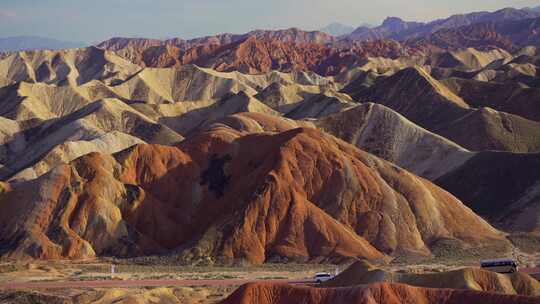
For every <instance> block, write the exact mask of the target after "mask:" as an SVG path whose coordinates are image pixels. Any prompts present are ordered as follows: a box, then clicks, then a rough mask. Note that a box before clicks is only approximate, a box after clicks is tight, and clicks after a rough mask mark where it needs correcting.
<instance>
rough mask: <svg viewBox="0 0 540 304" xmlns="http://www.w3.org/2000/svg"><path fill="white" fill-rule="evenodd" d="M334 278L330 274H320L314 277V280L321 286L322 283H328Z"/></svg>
mask: <svg viewBox="0 0 540 304" xmlns="http://www.w3.org/2000/svg"><path fill="white" fill-rule="evenodd" d="M333 277H334V276H333V275H331V274H329V273H328V272H318V273H316V274H315V276H314V277H313V280H314V281H315V282H316V283H317V284H321V283H322V282H326V281H328V280H330V279H332V278H333Z"/></svg>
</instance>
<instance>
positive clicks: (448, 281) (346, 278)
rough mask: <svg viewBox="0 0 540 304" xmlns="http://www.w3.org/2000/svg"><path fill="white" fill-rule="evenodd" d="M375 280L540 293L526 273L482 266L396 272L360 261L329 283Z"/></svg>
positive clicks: (510, 292) (538, 295)
mask: <svg viewBox="0 0 540 304" xmlns="http://www.w3.org/2000/svg"><path fill="white" fill-rule="evenodd" d="M374 283H399V284H407V285H411V286H417V287H426V288H452V289H468V290H476V291H485V292H497V293H504V294H519V295H525V296H535V297H540V282H538V281H537V280H536V279H534V278H532V277H531V276H529V275H527V274H525V273H512V274H499V273H495V272H491V271H487V270H483V269H479V268H462V269H458V270H453V271H447V272H438V273H423V274H414V273H395V272H389V271H384V270H382V269H378V268H377V267H375V266H372V265H370V264H369V263H367V262H366V261H357V262H355V263H353V264H352V265H351V266H349V267H348V268H347V269H346V270H344V271H343V272H342V273H340V274H339V275H338V276H336V277H335V278H333V279H332V280H330V281H327V282H325V283H324V286H326V287H344V286H356V285H365V284H374Z"/></svg>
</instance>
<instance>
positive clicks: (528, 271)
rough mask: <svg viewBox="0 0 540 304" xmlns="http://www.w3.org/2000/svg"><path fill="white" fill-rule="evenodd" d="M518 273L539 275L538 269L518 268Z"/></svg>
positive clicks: (539, 270)
mask: <svg viewBox="0 0 540 304" xmlns="http://www.w3.org/2000/svg"><path fill="white" fill-rule="evenodd" d="M519 272H524V273H528V274H540V267H535V268H519Z"/></svg>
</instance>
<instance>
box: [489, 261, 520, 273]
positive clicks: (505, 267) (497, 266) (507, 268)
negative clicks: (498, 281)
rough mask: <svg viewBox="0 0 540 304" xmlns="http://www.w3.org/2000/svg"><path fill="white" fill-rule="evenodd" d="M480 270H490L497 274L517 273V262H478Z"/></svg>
mask: <svg viewBox="0 0 540 304" xmlns="http://www.w3.org/2000/svg"><path fill="white" fill-rule="evenodd" d="M480 266H481V267H482V269H486V270H490V271H493V272H498V273H513V272H517V271H518V270H519V269H518V262H517V261H516V260H513V259H496V260H483V261H480Z"/></svg>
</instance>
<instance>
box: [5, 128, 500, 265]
mask: <svg viewBox="0 0 540 304" xmlns="http://www.w3.org/2000/svg"><path fill="white" fill-rule="evenodd" d="M253 147H257V148H256V149H254V148H253ZM2 192H3V195H2V196H1V198H0V200H1V201H0V221H1V222H2V223H4V224H3V225H2V227H0V244H2V247H1V248H0V250H1V252H0V253H1V254H2V255H3V256H8V257H17V258H21V257H35V258H85V257H92V256H95V255H116V256H134V255H145V254H155V253H167V252H171V251H173V250H174V252H176V254H178V255H179V257H180V258H181V260H183V261H191V262H193V261H200V260H206V261H208V260H210V261H215V260H218V259H224V260H235V259H239V260H247V261H249V262H252V263H262V262H265V261H272V260H282V259H286V260H300V261H307V260H310V261H324V260H331V261H339V260H340V259H342V258H343V257H360V258H366V259H370V260H373V259H380V258H383V256H384V254H389V255H394V254H400V255H410V254H413V255H428V254H429V253H430V248H431V246H435V245H437V244H439V243H440V242H445V241H447V240H452V241H453V242H454V243H456V242H457V244H458V245H459V246H461V247H465V248H467V247H479V246H485V245H488V244H489V245H494V244H505V241H504V238H503V236H502V235H501V234H500V233H499V232H498V231H497V230H495V229H494V228H492V227H491V226H490V225H489V224H487V223H486V222H485V221H484V220H482V219H481V218H480V217H478V216H476V215H475V214H474V213H473V212H472V211H471V210H470V209H468V208H466V207H464V205H463V204H462V203H461V202H460V201H458V200H457V199H455V198H454V197H453V196H452V195H450V194H449V193H447V192H445V191H443V190H441V189H440V188H438V187H437V186H435V185H433V184H431V183H430V182H429V181H427V180H424V179H422V178H419V177H416V176H414V175H413V174H411V173H409V172H406V171H405V170H402V169H400V168H398V167H395V166H394V165H392V164H390V163H388V162H385V161H382V160H380V159H378V158H376V157H374V156H372V155H370V154H368V153H365V152H363V151H361V150H358V149H357V148H355V147H354V146H352V145H349V144H346V143H344V142H342V141H340V140H338V139H336V138H334V137H332V136H330V135H325V134H324V133H321V132H320V131H317V130H315V129H294V130H290V131H286V132H283V133H276V134H271V133H261V134H252V135H241V134H240V133H238V132H237V131H233V130H232V129H229V128H226V127H217V128H215V129H213V130H210V131H207V132H203V133H199V134H198V135H196V136H193V137H191V138H190V139H188V140H186V141H184V142H183V143H181V144H180V146H178V147H166V146H159V145H138V146H135V147H133V148H130V149H128V150H125V151H123V152H121V153H118V154H116V155H114V157H113V156H108V155H104V154H100V153H91V154H88V155H86V156H83V157H81V158H79V159H77V160H75V161H73V162H71V163H70V164H69V165H63V166H59V167H57V168H56V169H53V170H52V171H50V172H49V173H47V174H45V175H43V176H41V177H40V178H38V179H35V180H31V181H28V182H21V183H11V184H3V185H2Z"/></svg>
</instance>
